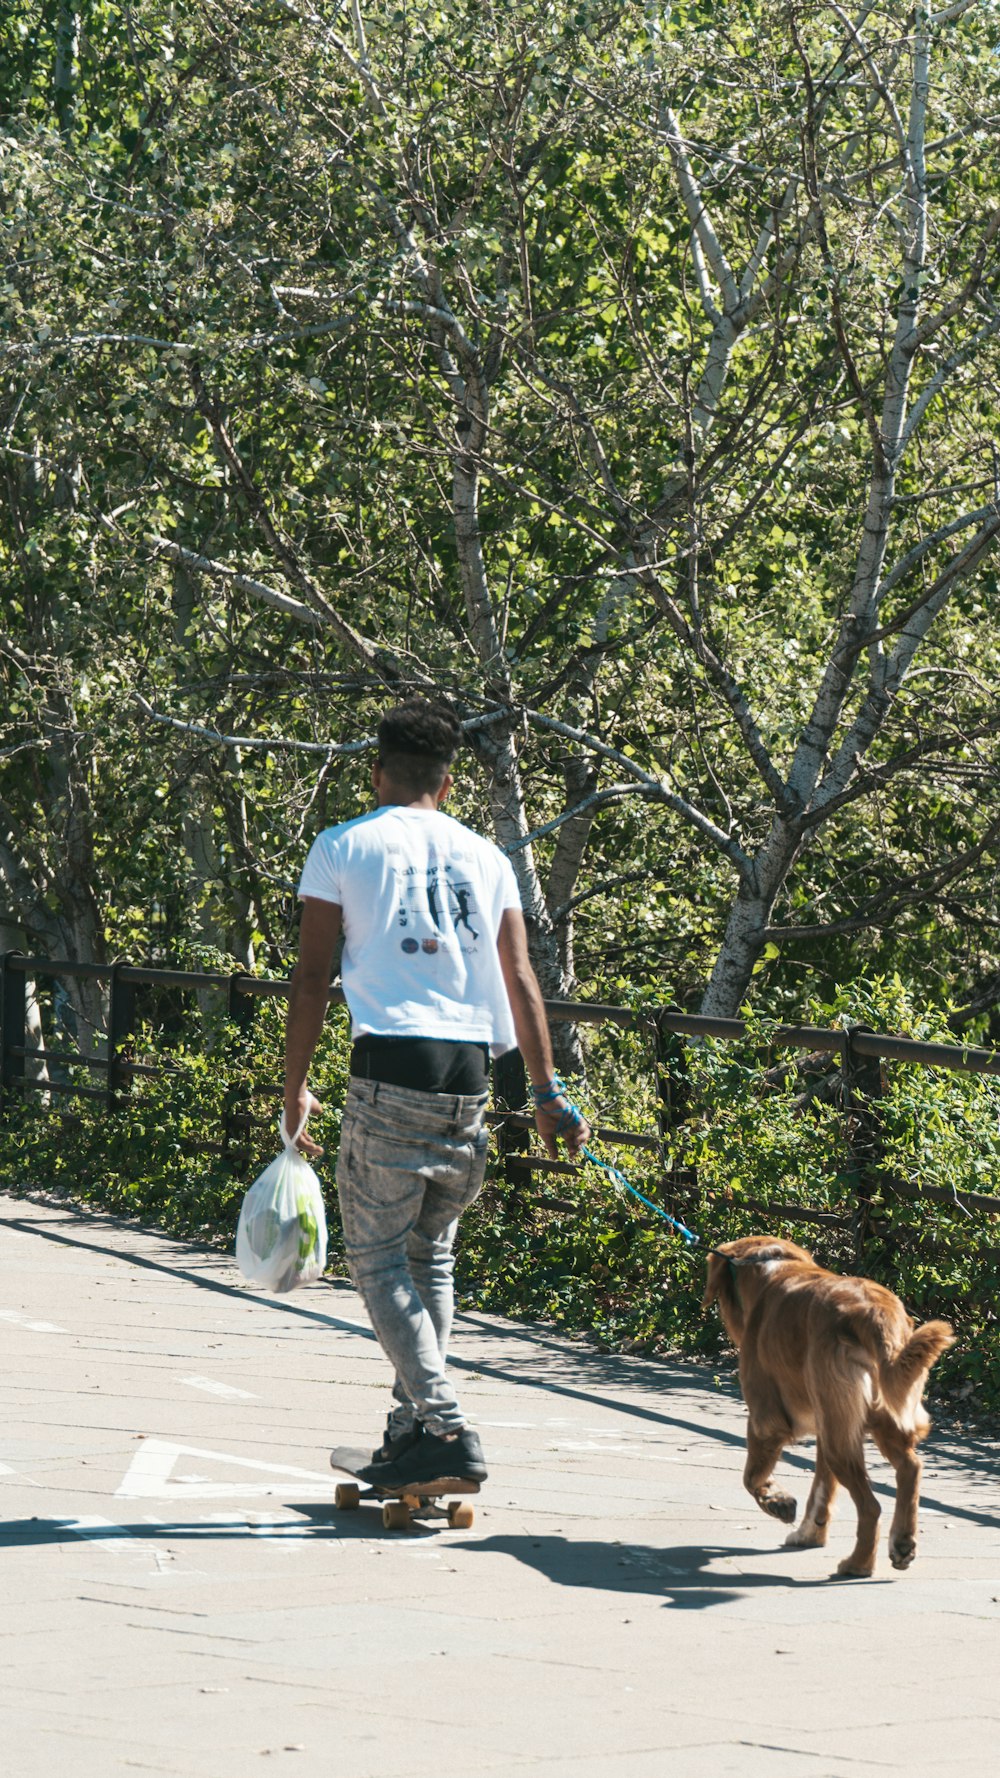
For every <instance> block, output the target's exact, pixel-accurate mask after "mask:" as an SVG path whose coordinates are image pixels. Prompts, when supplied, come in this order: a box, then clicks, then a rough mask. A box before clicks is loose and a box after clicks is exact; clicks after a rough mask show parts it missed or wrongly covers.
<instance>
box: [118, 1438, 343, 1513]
mask: <svg viewBox="0 0 1000 1778" xmlns="http://www.w3.org/2000/svg"><path fill="white" fill-rule="evenodd" d="M209 1463H210V1464H221V1465H222V1466H223V1467H224V1468H225V1469H238V1470H243V1471H246V1470H250V1471H252V1472H253V1474H254V1476H256V1477H257V1479H256V1480H249V1479H248V1478H247V1477H246V1476H245V1475H244V1476H242V1477H238V1476H231V1477H229V1478H228V1479H227V1480H214V1481H213V1479H212V1478H211V1476H210V1475H208V1476H206V1475H203V1474H201V1473H199V1472H200V1471H201V1470H202V1469H203V1467H204V1466H205V1464H209ZM175 1471H179V1472H178V1473H176V1474H175ZM265 1476H268V1477H270V1478H271V1479H270V1480H269V1481H265V1480H264V1479H263V1478H264V1477H265ZM279 1478H280V1479H279ZM289 1481H296V1482H312V1483H313V1484H316V1483H317V1482H321V1483H322V1484H323V1486H324V1488H325V1489H326V1490H327V1491H328V1492H329V1491H330V1488H331V1485H332V1484H331V1481H330V1477H329V1475H324V1474H322V1473H321V1472H318V1471H316V1470H313V1469H296V1468H295V1467H294V1466H293V1465H292V1464H289V1463H262V1462H261V1461H260V1460H259V1459H258V1458H256V1457H233V1456H231V1455H230V1454H229V1452H228V1451H206V1450H203V1449H202V1448H201V1447H200V1446H198V1445H175V1444H173V1443H172V1442H171V1441H170V1440H168V1439H160V1438H147V1439H145V1440H144V1441H143V1444H142V1445H141V1447H140V1449H139V1450H138V1451H137V1452H136V1454H135V1456H134V1457H133V1459H132V1461H131V1463H130V1464H129V1466H128V1470H127V1472H126V1474H125V1477H124V1480H123V1481H122V1484H121V1486H120V1487H119V1488H117V1489H116V1490H115V1496H116V1498H117V1499H119V1500H217V1499H222V1498H225V1497H230V1498H231V1497H232V1496H233V1495H234V1494H239V1495H247V1494H287V1492H288V1483H289Z"/></svg>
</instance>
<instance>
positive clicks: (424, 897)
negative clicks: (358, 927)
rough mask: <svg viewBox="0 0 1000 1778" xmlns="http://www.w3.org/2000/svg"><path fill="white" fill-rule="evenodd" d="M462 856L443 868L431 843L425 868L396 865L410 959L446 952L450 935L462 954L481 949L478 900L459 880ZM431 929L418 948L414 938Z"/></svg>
mask: <svg viewBox="0 0 1000 1778" xmlns="http://www.w3.org/2000/svg"><path fill="white" fill-rule="evenodd" d="M462 861H463V855H462V854H458V855H457V856H456V858H455V859H448V860H447V862H446V863H445V864H444V866H443V867H442V863H441V859H440V857H439V855H438V851H437V847H436V846H435V845H434V842H433V841H431V844H430V847H429V849H428V854H427V863H426V865H425V866H418V865H415V864H406V865H404V864H395V863H393V866H392V871H393V876H394V878H395V883H396V901H397V914H396V918H397V923H398V925H399V927H400V928H401V929H402V930H404V931H405V932H406V933H407V935H408V936H407V937H406V938H405V939H403V941H402V944H401V949H402V950H403V951H404V952H405V953H406V955H407V956H410V957H416V956H417V955H418V954H421V953H422V954H423V955H424V956H425V957H433V956H436V955H437V953H438V952H439V951H446V950H447V948H448V942H449V929H450V934H451V935H452V936H453V937H454V939H455V940H456V941H457V943H458V947H459V950H461V951H463V952H464V953H465V955H466V956H469V955H470V954H471V953H472V952H473V951H475V950H476V949H477V948H478V940H479V930H478V927H477V925H476V923H475V916H476V915H477V912H478V910H477V907H476V898H475V894H474V892H473V887H472V884H471V883H470V882H469V881H468V880H467V879H466V878H465V877H464V876H456V875H455V874H454V873H455V871H456V867H458V868H459V869H460V867H461V863H462ZM428 925H429V926H430V928H431V931H430V932H429V933H425V936H424V937H422V938H421V940H420V942H419V945H418V943H417V941H416V939H415V938H414V937H413V936H411V935H412V934H413V933H414V932H419V930H420V928H421V927H422V926H423V927H425V928H426V927H427V926H428Z"/></svg>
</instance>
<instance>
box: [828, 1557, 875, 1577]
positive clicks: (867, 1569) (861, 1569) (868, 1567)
mask: <svg viewBox="0 0 1000 1778" xmlns="http://www.w3.org/2000/svg"><path fill="white" fill-rule="evenodd" d="M874 1572H875V1562H874V1559H872V1561H871V1562H868V1563H862V1562H855V1560H854V1558H853V1556H845V1558H844V1560H843V1562H838V1563H837V1566H836V1568H835V1569H834V1572H833V1578H834V1580H870V1579H871V1577H872V1575H873V1574H874Z"/></svg>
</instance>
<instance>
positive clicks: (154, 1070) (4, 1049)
mask: <svg viewBox="0 0 1000 1778" xmlns="http://www.w3.org/2000/svg"><path fill="white" fill-rule="evenodd" d="M73 978H76V979H77V980H78V981H79V980H84V979H89V980H91V981H92V982H95V983H97V984H99V985H100V987H101V990H102V995H103V1000H104V1026H105V1029H104V1033H103V1039H102V1042H101V1044H100V1046H99V1047H94V1048H92V1049H87V1048H81V1047H79V1046H77V1047H68V1045H67V1043H66V1042H64V1041H58V1042H54V1041H51V1040H50V1039H49V1038H47V1039H46V1041H45V1042H44V1043H43V1044H39V1043H32V1042H31V1041H30V1040H29V1039H30V1034H31V1033H30V1025H29V1008H30V1004H31V993H30V991H29V985H30V984H34V983H41V982H44V981H45V980H47V979H48V980H53V981H62V982H65V981H66V980H71V979H73ZM166 990H178V991H180V992H181V993H182V994H186V995H200V994H205V993H209V992H210V993H213V994H218V995H219V996H220V997H224V1001H225V1010H226V1012H227V1013H228V1015H229V1017H230V1018H231V1019H232V1020H233V1021H234V1022H235V1023H236V1024H237V1025H238V1026H243V1027H244V1028H248V1027H249V1026H250V1025H251V1024H252V1021H253V1016H254V1008H255V1005H256V1003H257V1002H258V1001H260V1000H263V999H283V998H285V997H286V996H287V993H288V982H287V981H286V980H282V979H277V978H262V977H257V976H251V975H247V974H244V973H241V972H237V973H235V974H230V975H222V974H212V973H209V972H197V971H188V970H178V969H154V968H144V967H139V966H135V965H132V964H129V963H124V962H117V963H113V964H110V965H106V966H105V965H97V964H85V963H76V962H73V961H72V960H70V959H65V958H63V959H53V958H47V957H28V956H25V955H22V954H21V953H20V952H16V951H15V952H10V951H9V952H7V953H6V954H4V955H3V956H0V1116H2V1115H3V1113H4V1111H5V1110H6V1109H7V1108H9V1106H10V1105H11V1103H12V1102H15V1101H20V1100H21V1099H23V1097H24V1096H25V1094H27V1093H30V1092H33V1091H39V1092H42V1093H44V1094H46V1095H54V1096H55V1097H56V1098H59V1097H60V1096H63V1095H65V1096H72V1097H75V1098H80V1097H83V1098H89V1099H93V1100H102V1101H103V1102H104V1105H105V1106H106V1108H107V1110H108V1111H109V1112H114V1111H116V1110H118V1109H120V1108H121V1107H122V1106H123V1105H124V1104H125V1103H126V1102H127V1099H128V1095H129V1092H130V1089H131V1086H132V1083H133V1082H134V1081H135V1080H136V1079H137V1078H139V1077H141V1076H143V1075H147V1076H148V1075H158V1074H161V1073H163V1072H164V1071H167V1070H169V1067H170V1063H169V1061H168V1060H167V1061H165V1060H163V1059H159V1060H155V1059H154V1060H150V1059H149V1058H148V1057H146V1058H143V1057H140V1056H139V1055H138V1054H137V1051H136V1034H137V1031H138V1028H139V1022H138V1011H139V1000H140V996H142V995H143V994H146V995H151V996H153V997H154V998H155V997H156V996H157V995H158V994H159V995H162V994H163V992H164V991H166ZM330 1001H331V1004H337V1003H342V1002H343V994H342V992H341V990H340V988H339V986H337V985H336V984H334V985H333V986H332V987H331V990H330ZM546 1008H547V1012H548V1016H549V1019H550V1020H551V1021H552V1022H553V1023H555V1024H558V1023H561V1022H568V1023H571V1024H574V1025H577V1026H579V1025H590V1026H602V1025H617V1026H620V1027H625V1028H631V1029H637V1030H641V1031H644V1032H645V1033H646V1034H647V1035H648V1036H649V1038H650V1040H651V1044H652V1055H653V1064H654V1066H655V1068H656V1072H657V1085H658V1104H659V1115H658V1125H659V1127H658V1129H657V1131H656V1133H655V1134H653V1133H651V1132H649V1131H634V1130H621V1129H615V1128H610V1127H603V1126H598V1128H597V1129H596V1130H595V1131H594V1135H595V1137H596V1138H597V1139H598V1141H604V1142H610V1143H613V1144H615V1145H616V1146H619V1147H623V1148H631V1149H634V1150H637V1151H646V1153H647V1154H649V1153H653V1154H654V1155H656V1156H657V1157H658V1158H659V1160H660V1163H661V1167H660V1190H661V1195H662V1196H663V1200H664V1204H665V1207H667V1208H677V1209H681V1210H682V1209H683V1207H684V1204H685V1202H690V1201H691V1199H692V1198H693V1197H694V1196H695V1195H696V1194H697V1193H698V1192H699V1191H700V1189H701V1188H700V1187H699V1184H698V1181H697V1180H696V1178H695V1177H694V1175H693V1174H692V1173H691V1172H690V1170H688V1171H686V1172H685V1171H682V1170H679V1169H675V1168H673V1167H671V1166H670V1164H669V1162H668V1160H667V1158H666V1157H667V1151H668V1148H669V1137H670V1132H671V1130H672V1129H673V1128H675V1127H676V1125H677V1122H678V1121H679V1117H680V1116H683V1108H681V1109H680V1112H679V1111H678V1107H677V1105H676V1103H675V1102H674V1101H675V1083H676V1074H677V1069H676V1063H677V1057H678V1052H679V1050H680V1049H681V1048H682V1047H683V1045H682V1040H684V1039H687V1040H689V1041H690V1040H695V1039H699V1038H716V1039H720V1040H722V1041H725V1042H736V1041H740V1040H742V1039H744V1038H745V1037H746V1035H747V1029H746V1026H745V1025H744V1023H743V1021H742V1020H740V1019H718V1018H702V1017H699V1016H697V1015H694V1014H687V1013H680V1012H677V1011H674V1010H673V1009H670V1008H666V1007H655V1006H644V1007H642V1008H635V1009H634V1008H629V1007H621V1006H609V1005H601V1004H595V1003H593V1002H574V1001H548V1002H546ZM767 1042H768V1046H769V1047H773V1048H776V1049H798V1050H801V1051H803V1052H805V1053H807V1054H809V1055H811V1056H817V1055H824V1054H825V1055H830V1056H832V1057H835V1058H837V1060H838V1061H839V1064H840V1068H841V1080H840V1087H839V1104H840V1107H841V1113H842V1118H843V1130H844V1140H845V1145H846V1149H847V1153H848V1157H849V1163H850V1164H849V1168H848V1172H849V1175H850V1178H851V1180H852V1192H851V1201H850V1202H848V1203H845V1205H844V1206H843V1208H842V1209H840V1210H830V1209H829V1208H821V1207H818V1206H810V1205H808V1204H784V1203H780V1202H776V1201H774V1200H765V1199H753V1198H748V1197H745V1196H741V1198H740V1203H741V1205H742V1206H743V1207H744V1208H746V1209H750V1210H759V1211H760V1212H762V1213H765V1214H767V1215H769V1216H772V1217H773V1216H779V1217H784V1218H787V1219H792V1220H794V1221H795V1222H798V1223H815V1224H817V1225H819V1226H821V1227H824V1228H827V1229H833V1228H838V1229H841V1230H844V1231H846V1232H848V1233H849V1234H850V1237H851V1240H852V1244H853V1247H854V1250H855V1254H856V1256H857V1258H858V1260H859V1262H861V1261H863V1258H864V1253H865V1246H866V1241H867V1237H868V1231H869V1223H870V1218H871V1210H872V1201H873V1198H874V1197H876V1196H877V1194H878V1192H879V1191H880V1190H882V1189H883V1188H884V1187H885V1185H886V1183H887V1181H886V1177H885V1173H884V1171H883V1170H882V1169H881V1168H880V1166H879V1127H878V1101H879V1098H880V1096H881V1094H882V1090H883V1067H884V1065H885V1064H886V1063H893V1062H896V1063H906V1064H918V1065H922V1066H924V1067H927V1068H931V1069H948V1070H960V1071H965V1072H968V1073H976V1074H991V1075H1000V1052H997V1051H993V1050H987V1049H981V1048H978V1047H973V1046H960V1045H954V1044H943V1043H928V1042H921V1041H919V1040H916V1039H912V1038H907V1037H900V1036H894V1035H892V1034H887V1033H884V1032H876V1031H869V1030H866V1029H862V1028H860V1027H858V1026H851V1027H846V1028H836V1029H835V1028H830V1027H828V1026H821V1025H778V1026H774V1027H771V1028H769V1030H768V1035H767ZM29 1064H33V1065H34V1066H35V1068H36V1069H38V1068H40V1067H44V1068H45V1070H46V1075H45V1077H43V1078H32V1074H31V1072H30V1069H29ZM60 1070H63V1071H64V1072H66V1073H67V1074H68V1073H69V1072H71V1071H75V1072H79V1071H80V1070H85V1071H86V1072H87V1077H88V1079H87V1084H81V1082H80V1080H79V1079H72V1078H59V1071H60ZM493 1095H494V1109H493V1110H492V1111H491V1113H490V1114H489V1115H490V1121H491V1123H493V1125H494V1126H495V1129H496V1135H497V1141H498V1145H499V1149H500V1154H501V1160H502V1165H503V1170H504V1172H505V1174H506V1176H507V1178H508V1180H510V1181H511V1182H512V1183H514V1184H515V1185H520V1186H522V1187H523V1186H524V1185H525V1184H526V1183H530V1182H531V1181H532V1180H533V1179H535V1178H538V1179H540V1180H545V1179H546V1178H548V1179H549V1180H552V1179H553V1178H554V1177H556V1176H558V1175H560V1174H566V1173H571V1172H573V1171H575V1169H574V1168H573V1167H571V1165H570V1164H569V1163H568V1162H566V1161H552V1160H549V1159H548V1158H547V1157H544V1156H541V1155H539V1154H537V1153H534V1152H531V1150H530V1148H529V1142H530V1132H531V1130H532V1129H533V1118H532V1117H531V1116H530V1115H529V1113H528V1111H527V1110H526V1101H527V1097H528V1095H527V1091H526V1082H525V1077H524V1070H523V1066H522V1064H521V1059H520V1056H519V1055H518V1054H517V1052H514V1053H513V1054H512V1055H510V1056H506V1057H501V1058H500V1061H499V1062H498V1063H497V1064H495V1067H494V1081H493ZM260 1121H263V1120H260ZM253 1122H254V1120H253V1118H252V1116H251V1114H250V1112H249V1110H248V1108H246V1107H245V1106H244V1107H243V1108H242V1109H241V1108H239V1107H235V1108H233V1109H232V1110H231V1111H230V1112H227V1114H226V1127H225V1129H224V1130H223V1131H221V1132H220V1139H219V1140H217V1141H215V1140H206V1142H205V1143H204V1144H202V1145H201V1146H202V1147H203V1148H204V1149H206V1150H214V1151H216V1152H220V1153H222V1154H223V1155H225V1156H226V1157H228V1159H229V1160H230V1161H231V1163H232V1165H233V1167H234V1169H238V1168H239V1167H240V1166H241V1165H242V1164H244V1162H245V1159H246V1154H247V1148H248V1135H249V1131H250V1128H251V1126H252V1124H253ZM888 1184H889V1185H890V1187H891V1190H892V1192H893V1193H895V1195H896V1196H898V1197H901V1198H904V1199H910V1200H926V1201H927V1202H928V1203H944V1204H947V1203H954V1202H955V1198H954V1194H953V1193H952V1192H951V1191H949V1190H947V1189H944V1188H941V1187H935V1186H933V1185H923V1184H916V1183H914V1182H913V1181H912V1180H904V1179H900V1178H898V1177H895V1176H894V1177H892V1178H891V1179H890V1180H889V1181H888ZM712 1195H713V1194H711V1193H710V1194H709V1197H710V1198H711V1196H712ZM715 1195H716V1196H718V1197H724V1196H725V1194H724V1193H718V1194H715ZM535 1202H536V1203H538V1204H539V1205H540V1206H541V1207H543V1208H546V1207H547V1208H550V1209H555V1210H558V1209H565V1210H569V1209H571V1208H573V1206H572V1205H571V1204H570V1203H569V1202H568V1201H565V1200H560V1199H558V1198H556V1197H553V1196H551V1195H549V1196H542V1197H538V1198H536V1200H535ZM960 1207H961V1208H962V1209H964V1210H966V1211H968V1212H971V1213H973V1214H979V1215H981V1216H982V1217H984V1218H991V1217H993V1216H1000V1196H992V1195H989V1194H984V1193H978V1192H964V1191H963V1192H962V1194H961V1203H960Z"/></svg>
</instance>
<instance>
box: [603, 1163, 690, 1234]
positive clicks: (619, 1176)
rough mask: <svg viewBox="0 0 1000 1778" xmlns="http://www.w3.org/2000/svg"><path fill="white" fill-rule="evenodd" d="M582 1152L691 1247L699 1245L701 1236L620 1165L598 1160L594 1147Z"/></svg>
mask: <svg viewBox="0 0 1000 1778" xmlns="http://www.w3.org/2000/svg"><path fill="white" fill-rule="evenodd" d="M581 1153H582V1155H583V1158H584V1160H585V1161H589V1162H590V1164H591V1166H592V1167H600V1169H601V1172H602V1173H607V1174H609V1175H610V1177H611V1178H612V1179H613V1180H614V1182H615V1184H616V1185H620V1186H624V1188H625V1190H626V1191H627V1192H631V1194H632V1196H633V1198H638V1200H639V1202H640V1204H645V1206H646V1209H647V1210H652V1211H653V1212H654V1214H655V1215H656V1216H659V1217H661V1218H662V1220H663V1221H664V1222H668V1223H669V1224H670V1227H671V1228H672V1229H676V1230H677V1233H678V1234H679V1235H683V1237H684V1240H685V1241H686V1242H687V1245H688V1246H689V1247H697V1245H698V1239H699V1237H698V1236H697V1235H696V1234H694V1233H693V1232H692V1230H691V1229H689V1228H685V1226H684V1224H683V1223H682V1222H678V1220H677V1218H676V1216H668V1215H667V1212H666V1211H665V1210H661V1209H660V1206H659V1204H654V1203H653V1200H652V1198H647V1197H645V1196H644V1195H643V1193H642V1192H641V1191H640V1190H639V1188H638V1186H635V1185H633V1184H632V1181H631V1180H630V1179H627V1178H626V1177H625V1174H624V1173H623V1172H622V1170H621V1168H620V1167H613V1166H612V1164H611V1162H610V1161H601V1160H598V1158H597V1156H596V1154H595V1153H594V1152H593V1149H590V1148H584V1149H582V1150H581Z"/></svg>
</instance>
